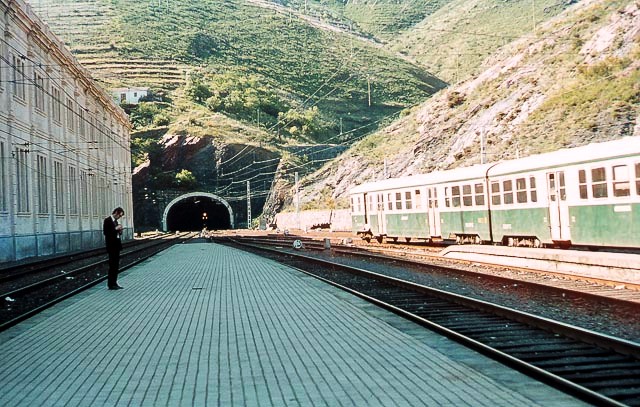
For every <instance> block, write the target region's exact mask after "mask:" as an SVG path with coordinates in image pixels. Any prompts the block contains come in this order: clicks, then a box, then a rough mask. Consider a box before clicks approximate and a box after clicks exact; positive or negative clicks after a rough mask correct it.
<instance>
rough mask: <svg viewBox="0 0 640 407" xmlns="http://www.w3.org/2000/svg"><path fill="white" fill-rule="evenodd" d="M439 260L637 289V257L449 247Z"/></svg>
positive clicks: (639, 261)
mask: <svg viewBox="0 0 640 407" xmlns="http://www.w3.org/2000/svg"><path fill="white" fill-rule="evenodd" d="M440 254H441V255H442V256H443V257H448V258H454V259H460V260H468V261H477V262H486V263H491V264H499V265H503V266H511V267H521V268H528V269H532V270H542V271H550V272H554V273H564V274H570V275H577V276H582V277H588V278H596V279H602V280H610V281H619V282H621V283H628V284H639V285H640V255H638V254H629V253H610V252H588V251H580V250H561V249H534V248H518V247H504V246H489V245H460V246H449V247H447V248H446V249H443V250H442V251H441V252H440Z"/></svg>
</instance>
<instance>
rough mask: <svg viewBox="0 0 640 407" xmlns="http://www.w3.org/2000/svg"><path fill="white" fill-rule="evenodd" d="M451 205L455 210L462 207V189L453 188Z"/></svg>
mask: <svg viewBox="0 0 640 407" xmlns="http://www.w3.org/2000/svg"><path fill="white" fill-rule="evenodd" d="M451 204H452V205H453V207H454V208H459V207H460V187H458V186H456V187H451Z"/></svg>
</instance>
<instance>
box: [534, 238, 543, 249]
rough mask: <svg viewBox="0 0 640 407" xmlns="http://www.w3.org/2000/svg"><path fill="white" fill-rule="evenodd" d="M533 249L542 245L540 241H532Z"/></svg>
mask: <svg viewBox="0 0 640 407" xmlns="http://www.w3.org/2000/svg"><path fill="white" fill-rule="evenodd" d="M533 247H535V248H539V247H542V243H541V242H540V239H533Z"/></svg>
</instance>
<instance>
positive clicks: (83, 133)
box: [78, 105, 87, 138]
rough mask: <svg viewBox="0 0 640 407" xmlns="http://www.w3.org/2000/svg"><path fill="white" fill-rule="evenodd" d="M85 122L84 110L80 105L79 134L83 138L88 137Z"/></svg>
mask: <svg viewBox="0 0 640 407" xmlns="http://www.w3.org/2000/svg"><path fill="white" fill-rule="evenodd" d="M85 120H86V119H85V115H84V109H83V108H82V106H80V105H78V134H80V136H81V137H83V138H84V137H85V136H86V135H87V124H86V122H85Z"/></svg>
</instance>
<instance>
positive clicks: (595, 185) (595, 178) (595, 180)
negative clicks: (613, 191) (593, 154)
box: [591, 167, 608, 198]
mask: <svg viewBox="0 0 640 407" xmlns="http://www.w3.org/2000/svg"><path fill="white" fill-rule="evenodd" d="M591 189H592V192H593V197H594V198H606V197H607V196H608V195H607V173H606V172H605V169H604V167H600V168H593V169H592V170H591Z"/></svg>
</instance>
